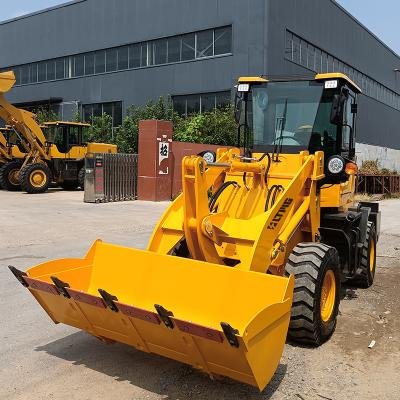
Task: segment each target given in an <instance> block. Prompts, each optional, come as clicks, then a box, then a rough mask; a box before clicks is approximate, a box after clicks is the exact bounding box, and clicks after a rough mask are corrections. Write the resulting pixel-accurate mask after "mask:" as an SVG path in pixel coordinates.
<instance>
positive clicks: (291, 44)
mask: <svg viewBox="0 0 400 400" xmlns="http://www.w3.org/2000/svg"><path fill="white" fill-rule="evenodd" d="M285 43H286V44H285V58H286V59H287V60H289V61H291V62H294V63H296V64H298V65H301V66H302V67H305V68H307V69H310V70H312V71H314V72H318V73H323V72H342V73H344V74H346V75H347V76H348V77H349V78H350V79H351V80H353V81H354V82H355V83H356V84H357V85H358V86H359V87H360V88H361V89H362V92H363V94H364V95H366V96H368V97H372V98H373V99H375V100H377V101H379V102H381V103H384V104H386V105H388V106H389V107H392V108H395V109H396V110H399V111H400V94H398V93H396V92H394V91H393V90H391V89H389V88H387V87H386V86H383V85H382V84H380V83H379V82H377V81H375V80H374V79H372V78H371V77H369V76H368V75H365V74H363V73H362V72H360V71H357V70H355V69H354V68H353V67H351V66H350V65H348V64H346V63H344V62H342V61H340V60H339V59H337V58H336V57H334V56H333V55H331V54H329V53H327V52H325V51H324V50H322V49H320V48H318V47H316V46H314V45H313V44H311V43H309V42H307V41H306V40H304V39H302V38H300V37H299V36H297V35H296V34H294V33H293V32H290V31H286V41H285Z"/></svg>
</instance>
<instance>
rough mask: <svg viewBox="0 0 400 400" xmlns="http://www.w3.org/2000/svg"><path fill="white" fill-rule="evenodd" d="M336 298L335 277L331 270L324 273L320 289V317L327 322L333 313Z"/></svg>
mask: <svg viewBox="0 0 400 400" xmlns="http://www.w3.org/2000/svg"><path fill="white" fill-rule="evenodd" d="M335 300H336V278H335V274H334V273H333V271H332V270H329V271H328V272H327V273H326V274H325V278H324V282H323V284H322V291H321V319H322V321H324V322H328V321H329V319H330V318H331V316H332V314H333V309H334V308H335Z"/></svg>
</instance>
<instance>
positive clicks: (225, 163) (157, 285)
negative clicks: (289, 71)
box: [10, 73, 380, 390]
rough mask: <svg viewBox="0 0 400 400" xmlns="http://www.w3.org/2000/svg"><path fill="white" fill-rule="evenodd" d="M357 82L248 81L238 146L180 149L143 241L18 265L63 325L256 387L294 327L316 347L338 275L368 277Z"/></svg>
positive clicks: (370, 264)
mask: <svg viewBox="0 0 400 400" xmlns="http://www.w3.org/2000/svg"><path fill="white" fill-rule="evenodd" d="M359 92H360V89H359V88H358V87H357V86H356V85H355V84H354V83H353V82H352V81H351V80H350V79H349V78H348V77H347V76H345V75H343V74H339V73H335V74H319V75H316V76H313V77H310V78H309V79H296V80H293V79H281V80H268V79H266V78H263V77H247V78H246V77H245V78H241V79H240V80H239V83H238V86H237V95H236V101H235V117H236V120H237V122H238V139H239V140H238V148H237V149H230V150H228V149H223V148H221V149H219V150H218V152H217V161H216V162H207V161H205V160H204V159H203V158H202V157H199V156H191V157H185V158H184V159H183V161H182V181H183V193H182V194H181V195H180V196H179V197H178V198H177V199H176V200H175V201H174V202H173V203H172V204H171V205H170V206H169V208H168V209H167V210H166V212H165V214H164V215H163V217H162V218H161V219H160V221H159V223H158V225H157V227H156V228H155V230H154V233H153V235H152V237H151V239H150V242H149V245H148V247H147V250H145V251H142V250H136V249H132V248H126V247H121V246H117V245H114V244H108V243H103V242H102V241H101V240H98V241H97V242H95V243H94V244H93V246H92V248H91V249H90V250H89V252H88V253H87V255H86V257H85V258H83V259H61V260H56V261H50V262H45V263H43V264H40V265H38V266H35V267H33V268H30V269H28V270H27V271H26V272H22V271H20V270H18V269H17V268H15V267H13V266H11V267H10V269H11V271H12V273H13V274H14V275H15V277H16V278H17V279H18V280H19V281H20V283H21V284H22V285H23V286H25V287H27V288H28V290H29V291H30V292H31V293H32V295H33V296H34V297H35V298H36V300H37V301H38V302H39V304H40V305H41V306H42V307H43V308H44V310H45V311H46V312H47V313H48V315H49V317H50V318H51V319H52V320H53V321H54V322H55V323H60V322H62V323H65V324H68V325H71V326H74V327H77V328H79V329H82V330H84V331H87V332H89V333H90V334H92V335H94V336H96V337H97V338H99V339H101V340H103V341H106V342H113V341H116V342H121V343H125V344H128V345H131V346H134V347H136V348H137V349H140V350H142V351H144V352H149V353H156V354H159V355H162V356H165V357H168V358H172V359H174V360H177V361H180V362H183V363H187V364H190V365H192V366H193V367H195V368H198V369H200V370H202V371H203V372H205V373H206V374H209V375H210V376H216V375H222V376H227V377H230V378H233V379H235V380H237V381H240V382H244V383H247V384H249V385H253V386H256V387H257V388H259V389H260V390H262V389H263V388H264V387H265V386H266V385H267V384H268V382H269V381H270V379H271V378H272V376H273V375H274V373H275V370H276V368H277V366H278V365H279V361H280V358H281V355H282V351H283V348H284V344H285V341H286V338H287V335H289V338H290V339H291V340H293V341H296V342H298V343H301V344H306V345H310V346H319V345H321V344H322V343H324V342H325V341H326V340H328V339H329V337H330V336H331V335H332V333H333V331H334V329H335V325H336V319H337V315H338V311H339V302H340V285H341V282H342V281H345V280H349V281H353V282H354V284H357V285H360V286H362V287H368V286H370V285H371V284H372V282H373V279H374V274H375V263H376V243H377V240H378V232H379V228H380V211H379V209H378V205H377V204H374V203H359V204H356V203H354V190H355V178H356V172H357V167H356V165H355V163H354V161H355V150H354V144H355V127H356V124H355V117H356V113H357V103H356V101H357V94H358V93H359ZM240 149H244V150H243V151H241V150H240Z"/></svg>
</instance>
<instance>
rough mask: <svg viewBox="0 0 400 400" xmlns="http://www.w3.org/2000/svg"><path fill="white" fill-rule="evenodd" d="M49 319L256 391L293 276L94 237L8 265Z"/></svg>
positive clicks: (279, 335)
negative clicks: (84, 245) (84, 247)
mask: <svg viewBox="0 0 400 400" xmlns="http://www.w3.org/2000/svg"><path fill="white" fill-rule="evenodd" d="M10 268H11V269H12V271H13V273H14V275H16V277H17V278H18V279H19V281H20V282H21V283H22V284H24V286H27V287H28V289H29V290H30V292H31V293H32V294H33V296H34V297H35V298H36V300H37V301H38V302H39V304H40V305H41V306H42V307H43V308H44V309H45V311H46V312H47V313H48V315H49V316H50V318H51V319H52V320H53V321H54V322H55V323H59V322H63V323H65V324H68V325H72V326H74V327H77V328H80V329H82V330H84V331H87V332H89V333H90V334H92V335H94V336H96V337H98V338H101V339H104V340H107V341H118V342H122V343H126V344H128V345H131V346H134V347H136V348H137V349H139V350H142V351H145V352H149V353H156V354H159V355H162V356H165V357H168V358H172V359H174V360H177V361H180V362H183V363H186V364H190V365H192V366H194V367H195V368H198V369H200V370H202V371H204V372H205V373H207V374H209V375H210V376H216V375H223V376H227V377H230V378H233V379H235V380H237V381H240V382H244V383H247V384H250V385H253V386H256V387H258V388H259V389H260V390H262V389H263V388H264V387H265V386H266V385H267V384H268V382H269V381H270V379H271V378H272V376H273V375H274V372H275V370H276V368H277V366H278V364H279V360H280V358H281V355H282V351H283V347H284V344H285V340H286V334H287V330H288V325H289V319H290V308H291V304H292V296H293V282H294V279H293V277H289V278H283V277H277V276H272V275H267V274H261V273H256V272H248V271H244V270H239V269H235V268H230V267H225V266H221V265H215V264H209V263H205V262H200V261H195V260H190V259H184V258H178V257H173V256H167V255H160V254H158V253H154V252H149V251H141V250H134V249H130V248H125V247H120V246H115V245H111V244H106V243H103V242H101V241H97V242H95V244H94V245H93V247H92V248H91V250H90V251H89V252H88V254H87V256H86V258H85V259H63V260H56V261H51V262H47V263H44V264H41V265H38V266H36V267H33V268H31V269H29V270H28V271H27V273H26V274H25V273H23V272H21V271H18V270H16V269H15V268H12V267H10Z"/></svg>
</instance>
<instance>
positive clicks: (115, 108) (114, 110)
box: [82, 101, 122, 128]
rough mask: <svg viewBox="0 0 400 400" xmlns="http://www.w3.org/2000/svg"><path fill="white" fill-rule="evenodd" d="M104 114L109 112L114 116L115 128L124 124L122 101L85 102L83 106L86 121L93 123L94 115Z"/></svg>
mask: <svg viewBox="0 0 400 400" xmlns="http://www.w3.org/2000/svg"><path fill="white" fill-rule="evenodd" d="M103 114H108V115H109V116H110V117H112V124H113V128H115V127H117V126H120V125H122V101H114V102H109V103H95V104H84V105H83V106H82V115H83V120H84V121H85V122H88V123H91V121H92V117H101V116H102V115H103Z"/></svg>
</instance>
